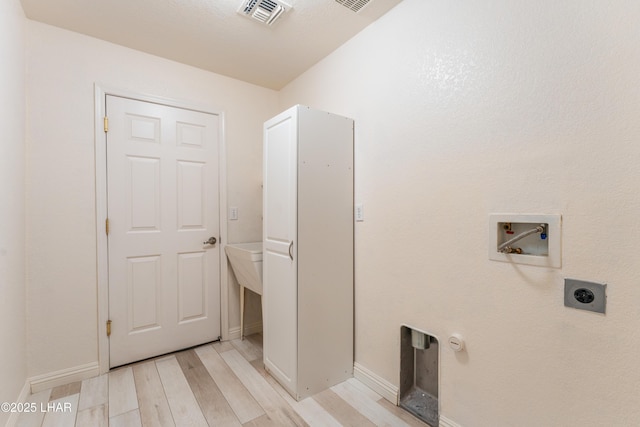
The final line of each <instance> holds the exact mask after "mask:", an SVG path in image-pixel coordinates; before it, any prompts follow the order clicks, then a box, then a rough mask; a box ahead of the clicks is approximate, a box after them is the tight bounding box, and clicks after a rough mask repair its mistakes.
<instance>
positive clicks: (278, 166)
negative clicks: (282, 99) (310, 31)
mask: <svg viewBox="0 0 640 427" xmlns="http://www.w3.org/2000/svg"><path fill="white" fill-rule="evenodd" d="M297 122H298V114H297V108H296V107H294V108H292V109H289V110H287V111H285V112H284V113H281V114H279V115H278V116H276V117H274V118H273V119H271V120H269V121H268V122H266V123H265V125H264V201H263V202H264V215H263V216H264V220H263V224H264V225H263V230H264V231H263V232H264V239H263V241H264V248H263V255H262V256H263V287H264V289H263V309H264V325H263V334H264V362H265V366H266V368H267V369H268V370H269V371H270V372H271V374H272V375H274V376H275V377H276V378H278V379H279V380H280V383H281V384H282V385H283V386H284V387H285V388H287V389H288V390H289V392H291V393H292V394H294V395H295V393H296V381H297V328H298V326H297V323H298V322H297V299H298V298H297V280H296V269H297V256H296V252H297V247H296V241H295V239H296V230H297V219H296V211H297V208H296V206H297V176H296V175H297V157H298V156H297V134H298V124H297Z"/></svg>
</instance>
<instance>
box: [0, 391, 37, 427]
mask: <svg viewBox="0 0 640 427" xmlns="http://www.w3.org/2000/svg"><path fill="white" fill-rule="evenodd" d="M30 390H31V386H30V384H29V380H26V381H25V382H24V386H22V390H20V394H19V395H18V397H17V398H16V400H14V402H16V403H24V402H26V401H27V398H28V397H29V394H30V393H29V391H30ZM19 416H20V413H19V412H12V413H11V414H10V415H9V419H8V420H7V424H5V427H14V426H15V425H16V423H17V422H18V417H19Z"/></svg>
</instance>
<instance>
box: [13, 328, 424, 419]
mask: <svg viewBox="0 0 640 427" xmlns="http://www.w3.org/2000/svg"><path fill="white" fill-rule="evenodd" d="M28 401H29V402H32V403H34V405H35V406H34V407H37V411H36V412H34V413H23V414H21V415H20V417H19V418H18V423H17V424H18V426H19V427H31V426H34V427H36V426H43V427H67V426H68V427H73V426H78V427H80V426H82V427H84V426H87V427H98V426H112V427H119V426H127V427H128V426H145V427H147V426H149V427H162V426H178V427H183V426H184V427H186V426H223V427H226V426H249V427H262V426H269V427H285V426H322V427H324V426H356V427H367V426H411V427H424V426H427V424H424V423H422V422H420V421H419V420H418V419H417V418H415V417H413V416H412V415H410V414H409V413H407V412H405V411H404V410H402V409H400V408H399V407H396V406H394V405H392V404H391V403H389V402H388V401H386V400H385V399H383V398H382V397H380V396H379V395H378V394H376V393H374V392H373V391H371V390H370V389H369V388H367V387H366V386H364V385H363V384H362V383H360V382H359V381H358V380H356V379H353V378H352V379H350V380H348V381H345V382H343V383H341V384H338V385H336V386H334V387H331V388H330V389H328V390H325V391H323V392H321V393H318V394H316V395H315V396H312V397H309V398H307V399H304V400H302V401H300V402H296V401H295V400H294V399H293V398H291V396H289V394H288V393H287V392H286V391H285V390H284V389H283V388H282V387H281V386H280V385H279V384H278V383H277V382H276V381H275V380H274V379H273V378H272V377H271V376H270V375H269V374H268V373H267V372H266V371H265V370H264V366H263V363H262V336H261V335H259V334H256V335H251V336H248V337H246V338H245V339H244V340H242V341H241V340H234V341H228V342H216V343H212V344H207V345H203V346H200V347H196V348H193V349H189V350H185V351H181V352H177V353H174V354H171V355H167V356H161V357H158V358H156V359H151V360H147V361H143V362H139V363H136V364H132V365H128V366H125V367H122V368H118V369H114V370H112V371H110V372H109V373H108V374H105V375H101V376H99V377H96V378H91V379H88V380H84V381H82V382H77V383H73V384H69V385H65V386H60V387H56V388H53V389H49V390H45V391H42V392H39V393H36V394H33V395H31V396H30V398H29V400H28Z"/></svg>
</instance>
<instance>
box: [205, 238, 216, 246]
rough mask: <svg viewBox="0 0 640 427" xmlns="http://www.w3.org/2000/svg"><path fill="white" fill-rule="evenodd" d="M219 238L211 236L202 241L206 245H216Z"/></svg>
mask: <svg viewBox="0 0 640 427" xmlns="http://www.w3.org/2000/svg"><path fill="white" fill-rule="evenodd" d="M217 241H218V240H217V239H216V238H215V237H209V240H207V241H206V242H202V244H204V245H215V244H216V242H217Z"/></svg>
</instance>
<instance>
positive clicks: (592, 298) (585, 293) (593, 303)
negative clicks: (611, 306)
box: [564, 279, 607, 314]
mask: <svg viewBox="0 0 640 427" xmlns="http://www.w3.org/2000/svg"><path fill="white" fill-rule="evenodd" d="M606 291H607V285H606V284H603V283H595V282H587V281H585V280H576V279H564V305H565V307H572V308H577V309H579V310H588V311H595V312H596V313H602V314H604V313H605V311H606V307H607V293H606Z"/></svg>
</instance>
